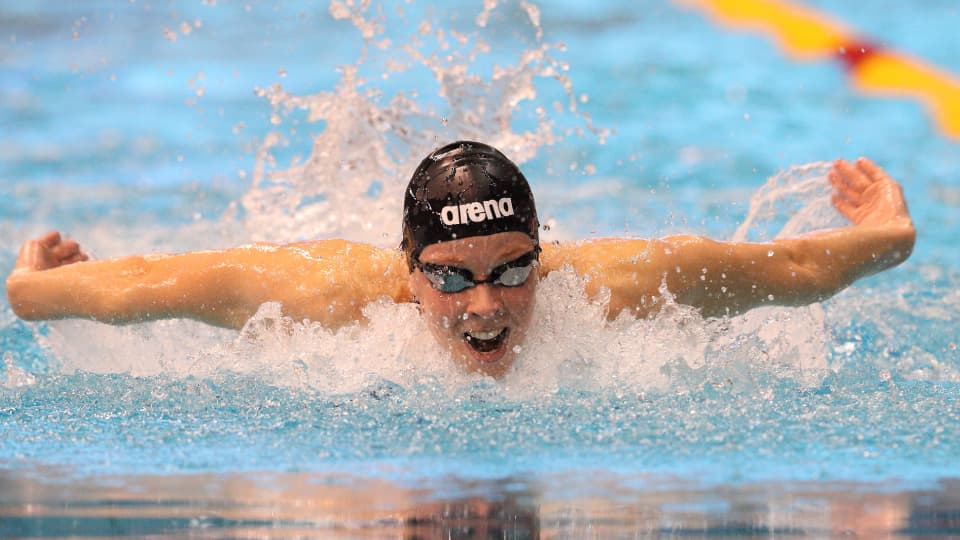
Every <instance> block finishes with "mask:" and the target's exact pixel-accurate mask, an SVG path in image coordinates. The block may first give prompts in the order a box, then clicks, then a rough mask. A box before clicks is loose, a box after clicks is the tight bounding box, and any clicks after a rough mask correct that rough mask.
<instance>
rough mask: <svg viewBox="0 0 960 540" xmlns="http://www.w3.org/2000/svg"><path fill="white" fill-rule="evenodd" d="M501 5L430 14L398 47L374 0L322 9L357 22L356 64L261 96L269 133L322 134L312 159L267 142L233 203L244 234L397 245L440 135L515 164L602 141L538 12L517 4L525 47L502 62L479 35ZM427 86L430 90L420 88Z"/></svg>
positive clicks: (274, 139) (275, 138) (278, 139)
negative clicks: (529, 41)
mask: <svg viewBox="0 0 960 540" xmlns="http://www.w3.org/2000/svg"><path fill="white" fill-rule="evenodd" d="M498 7H499V6H498V5H497V3H496V2H487V3H485V4H484V10H483V12H482V13H481V14H480V15H478V16H477V18H476V23H475V26H474V27H473V28H470V29H467V30H465V31H458V30H456V29H452V28H451V29H448V28H445V27H444V26H443V25H440V24H438V23H437V22H436V21H435V20H431V19H430V18H427V19H425V20H423V21H421V22H420V23H419V24H418V25H416V27H417V28H418V32H417V33H416V34H415V35H414V36H412V37H410V38H409V41H408V42H406V43H395V42H394V41H393V40H392V39H390V38H388V37H386V36H385V32H386V30H385V25H384V23H383V22H382V21H381V20H380V19H378V18H382V17H384V15H383V12H382V11H381V10H380V9H378V8H377V7H376V6H375V5H374V4H371V2H360V3H357V2H352V1H346V2H340V1H335V2H332V3H331V6H330V13H331V15H332V16H333V17H334V18H336V19H339V20H349V21H350V22H351V24H353V26H355V27H356V28H357V30H358V31H359V33H360V37H361V38H362V39H363V41H364V43H365V46H364V49H363V52H362V54H361V56H360V58H359V59H358V60H357V61H356V62H355V63H354V64H352V65H347V66H341V67H340V72H341V79H340V82H339V83H338V84H337V87H336V88H335V89H334V90H332V91H329V92H320V93H317V94H313V95H307V96H297V95H293V94H290V93H289V92H287V91H286V90H284V89H283V87H282V86H280V85H274V86H272V87H271V88H269V89H261V90H259V91H258V93H259V94H260V95H261V96H262V97H264V99H266V100H267V101H268V102H269V103H270V106H271V108H272V109H273V114H272V121H273V123H274V124H275V125H277V126H278V128H282V127H291V126H292V127H291V129H296V130H297V131H302V130H303V129H305V127H306V128H308V127H310V126H316V127H318V128H319V129H321V131H320V133H319V134H317V135H316V136H315V137H313V139H312V141H311V144H310V149H309V155H308V156H307V157H306V158H302V159H299V160H295V162H293V163H291V164H290V165H289V166H284V165H281V164H280V163H279V161H280V158H279V157H278V155H281V154H283V153H284V152H285V150H286V149H288V148H289V146H290V145H291V140H290V137H288V136H287V135H285V134H283V132H282V131H279V130H278V131H276V132H274V133H273V134H271V135H270V136H269V137H267V139H266V140H265V141H264V143H263V145H262V146H261V148H260V151H259V153H258V156H257V164H256V167H255V171H254V178H253V185H252V186H251V189H250V190H249V192H248V193H247V194H246V195H245V196H244V197H243V201H242V207H243V210H244V211H245V223H246V227H247V230H248V231H249V234H250V236H251V237H253V238H254V239H257V240H269V241H274V242H277V241H293V240H303V239H317V238H330V237H349V238H351V239H353V240H359V241H366V242H371V243H374V244H377V245H396V243H397V242H398V241H399V227H398V222H399V218H400V213H401V212H400V201H401V200H402V196H401V194H402V190H403V188H404V186H405V184H406V181H407V179H408V176H409V172H410V171H412V170H413V169H414V168H415V165H416V163H417V162H419V160H420V159H421V158H422V156H424V155H426V154H427V153H429V151H431V150H432V149H434V148H436V147H437V146H439V145H441V144H443V143H445V142H448V141H452V140H456V139H472V140H482V141H484V142H487V143H489V144H492V145H494V146H496V147H498V148H501V149H502V150H503V151H504V152H505V153H506V154H507V155H509V156H510V157H511V158H512V159H514V160H515V161H516V162H518V163H524V162H526V161H528V160H529V159H531V158H532V157H533V156H535V155H537V153H538V152H539V151H541V150H542V149H543V148H544V147H546V146H549V145H552V144H554V143H556V142H557V141H559V140H560V139H561V138H563V137H564V136H565V135H566V134H567V133H569V134H583V133H591V134H593V135H595V136H596V137H597V138H599V140H600V142H601V143H602V142H603V140H604V138H605V137H606V136H607V135H608V131H607V130H605V129H601V128H597V127H595V126H593V124H592V122H591V120H590V117H589V115H587V114H585V113H584V112H582V111H579V110H578V108H577V99H576V98H575V94H574V91H573V84H572V81H571V80H570V78H569V76H568V75H567V70H568V69H569V67H568V65H567V64H566V63H565V62H563V61H561V60H558V59H556V58H554V56H553V55H554V53H555V52H558V51H562V50H563V45H562V44H551V43H544V42H542V41H541V38H542V29H541V27H540V21H539V19H540V18H539V11H538V9H537V7H536V6H535V5H533V4H529V3H527V2H523V3H522V6H521V8H522V10H523V12H524V13H525V14H526V15H527V17H526V23H527V25H528V26H529V28H532V29H533V30H534V33H535V39H534V41H535V42H534V44H533V45H532V46H528V47H524V48H522V49H521V51H520V52H519V53H518V54H516V55H515V56H513V57H508V58H504V57H503V56H502V54H503V53H502V51H500V50H495V49H494V48H493V47H491V45H490V44H489V43H488V42H487V35H488V33H489V32H493V31H494V30H495V29H494V28H493V26H494V25H492V24H491V18H490V16H491V14H492V13H493V11H494V10H496V9H498ZM485 32H486V33H485ZM421 71H425V72H426V73H427V74H429V77H427V78H423V77H421V78H419V79H417V83H416V84H417V86H416V88H415V89H413V90H411V89H399V90H391V89H390V88H389V87H388V86H387V85H386V81H387V80H388V79H394V78H397V77H402V76H403V75H405V74H412V73H414V72H416V73H420V72H421ZM377 75H379V76H380V77H379V78H380V80H377V79H376V77H377ZM548 82H550V83H554V84H556V85H559V92H560V94H562V95H563V96H565V100H566V103H565V104H560V103H556V104H555V105H554V107H553V108H554V109H555V110H557V111H559V112H556V113H554V114H548V111H550V110H551V108H550V107H549V106H548V105H546V104H544V103H542V99H540V100H538V96H539V94H540V93H543V92H544V86H545V85H546V84H547V83H548ZM434 87H435V89H436V94H435V95H432V94H430V93H429V92H427V91H426V90H427V89H429V88H434ZM550 92H553V93H557V92H556V89H550V91H547V92H546V93H547V94H549V93H550ZM564 111H565V112H564ZM562 114H568V115H570V116H571V117H572V118H573V120H572V121H570V120H567V121H566V123H567V124H579V126H577V127H575V128H570V127H568V128H567V129H566V131H564V130H562V129H561V126H560V122H558V119H561V117H562ZM301 117H303V119H302V121H301ZM304 123H305V125H304Z"/></svg>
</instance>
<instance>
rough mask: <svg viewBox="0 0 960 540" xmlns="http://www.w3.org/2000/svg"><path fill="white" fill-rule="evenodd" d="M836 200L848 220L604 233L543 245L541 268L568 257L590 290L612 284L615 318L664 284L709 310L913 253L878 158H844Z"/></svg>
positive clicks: (657, 298)
mask: <svg viewBox="0 0 960 540" xmlns="http://www.w3.org/2000/svg"><path fill="white" fill-rule="evenodd" d="M828 177H829V179H830V182H831V183H832V184H833V186H834V195H833V204H834V206H835V207H836V208H837V209H838V210H839V211H840V212H841V213H842V214H843V215H844V216H846V217H847V218H848V219H849V220H850V221H851V225H850V226H848V227H843V228H839V229H830V230H824V231H817V232H814V233H809V234H805V235H801V236H797V237H793V238H786V239H778V240H774V241H772V242H769V243H746V242H717V241H713V240H709V239H706V238H701V237H694V236H675V237H669V238H664V239H661V240H640V239H636V240H634V239H604V240H596V241H593V242H587V243H582V244H576V245H566V246H559V247H554V248H552V249H545V250H544V268H545V270H549V269H552V268H556V267H559V266H561V265H563V264H571V265H572V266H573V267H574V269H575V270H577V271H578V272H580V273H582V274H583V275H585V276H586V277H587V278H588V282H587V292H588V293H591V294H599V293H600V291H601V290H602V289H604V288H606V289H608V290H609V291H610V306H609V313H608V315H609V317H611V318H613V317H616V316H617V315H618V314H619V313H620V312H621V311H624V310H628V311H631V312H633V313H636V314H638V315H641V316H643V315H646V314H648V313H651V312H653V311H656V310H658V309H659V307H660V305H661V304H662V298H661V293H660V288H661V287H662V286H664V285H665V286H666V288H667V290H668V291H669V292H670V294H672V295H673V296H674V298H675V299H676V301H677V302H680V303H683V304H688V305H692V306H695V307H697V308H700V310H701V311H702V312H703V314H704V315H706V316H722V315H727V314H735V313H740V312H743V311H746V310H748V309H751V308H754V307H757V306H761V305H765V304H779V305H802V304H808V303H811V302H817V301H820V300H824V299H826V298H829V297H830V296H832V295H834V294H836V293H837V292H839V291H840V290H842V289H843V288H845V287H847V286H848V285H850V284H851V283H853V282H854V281H856V280H857V279H860V278H862V277H865V276H868V275H871V274H874V273H876V272H880V271H882V270H885V269H887V268H890V267H892V266H895V265H897V264H899V263H901V262H903V261H904V260H906V258H907V257H908V256H909V255H910V253H911V251H912V250H913V244H914V240H915V237H916V232H915V230H914V227H913V222H912V221H911V220H910V214H909V212H908V211H907V206H906V202H905V201H904V197H903V192H902V190H901V188H900V186H899V185H898V184H897V183H896V182H895V181H894V180H893V179H891V178H890V177H889V176H888V175H887V174H886V173H885V172H884V171H883V170H882V169H880V168H879V167H878V166H876V165H875V164H873V163H872V162H871V161H869V160H867V159H864V158H861V159H859V160H857V161H856V163H849V162H847V161H844V160H838V161H837V162H835V163H834V167H833V169H832V170H831V171H830V173H829V175H828Z"/></svg>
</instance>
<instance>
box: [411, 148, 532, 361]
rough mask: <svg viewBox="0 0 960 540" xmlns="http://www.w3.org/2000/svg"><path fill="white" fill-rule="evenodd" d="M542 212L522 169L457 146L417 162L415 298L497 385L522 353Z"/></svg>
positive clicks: (457, 349) (437, 328)
mask: <svg viewBox="0 0 960 540" xmlns="http://www.w3.org/2000/svg"><path fill="white" fill-rule="evenodd" d="M538 227H539V223H538V221H537V211H536V208H535V207H534V203H533V194H532V193H531V192H530V186H529V185H527V181H526V179H525V178H524V177H523V174H522V173H521V172H520V169H518V168H517V166H516V165H515V164H514V163H513V162H512V161H510V160H509V159H507V158H506V156H504V155H503V154H501V153H500V152H499V151H498V150H496V149H495V148H492V147H490V146H488V145H485V144H481V143H476V142H467V141H460V142H455V143H452V144H449V145H447V146H444V147H443V148H440V149H439V150H436V151H434V152H433V153H432V154H430V155H429V156H427V158H426V159H424V160H423V162H422V163H420V166H419V167H417V170H416V171H415V172H414V173H413V178H411V179H410V185H409V186H408V187H407V191H406V194H405V197H404V212H403V244H402V245H401V246H402V248H403V251H404V254H405V255H406V257H407V264H408V265H409V267H410V291H411V293H412V294H413V296H414V298H415V299H416V300H417V302H419V304H420V309H421V312H422V313H423V314H424V316H425V318H426V320H427V322H428V326H429V328H430V331H431V333H432V334H433V335H434V337H435V338H436V339H437V341H438V342H439V343H440V344H441V345H444V346H445V347H446V348H448V349H449V350H450V352H451V353H452V354H453V357H454V358H455V359H456V360H457V361H459V362H460V363H461V364H462V365H463V366H464V367H465V368H467V369H468V370H470V371H475V372H479V373H483V374H485V375H491V376H494V377H499V376H501V375H503V374H504V373H505V372H506V371H507V370H508V369H509V368H510V366H511V365H512V363H513V360H514V357H515V355H516V353H517V352H518V351H520V350H521V349H522V347H523V342H524V337H525V336H526V334H527V330H528V329H529V328H530V326H531V323H532V321H533V310H534V305H535V297H536V290H537V283H538V281H539V254H540V244H539V236H538V234H537V228H538Z"/></svg>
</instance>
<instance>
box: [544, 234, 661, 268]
mask: <svg viewBox="0 0 960 540" xmlns="http://www.w3.org/2000/svg"><path fill="white" fill-rule="evenodd" d="M661 243H662V241H661V240H650V239H646V238H592V239H585V240H575V241H565V242H549V243H545V244H543V246H542V250H543V251H542V253H541V255H540V262H541V267H542V272H543V273H549V272H552V271H554V270H558V269H560V268H563V267H564V266H570V267H572V268H573V269H574V270H576V271H577V272H579V273H584V274H586V273H593V272H596V271H598V270H600V269H602V268H603V267H609V266H611V265H616V264H618V263H621V262H629V263H633V264H635V263H636V262H637V260H638V259H639V258H647V257H649V256H651V254H652V252H653V251H654V250H655V249H656V248H657V247H658V246H659V244H661ZM661 251H662V250H661Z"/></svg>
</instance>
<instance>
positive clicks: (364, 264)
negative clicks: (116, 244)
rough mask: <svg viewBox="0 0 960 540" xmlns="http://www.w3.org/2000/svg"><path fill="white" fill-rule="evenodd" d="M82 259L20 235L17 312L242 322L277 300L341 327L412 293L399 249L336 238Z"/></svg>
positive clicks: (56, 242) (70, 247)
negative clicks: (378, 303)
mask: <svg viewBox="0 0 960 540" xmlns="http://www.w3.org/2000/svg"><path fill="white" fill-rule="evenodd" d="M86 259H87V257H86V255H84V254H83V252H82V251H80V248H79V246H78V245H77V244H76V242H73V241H70V240H66V241H64V240H62V239H61V238H60V235H59V234H57V233H49V234H47V235H45V236H44V237H42V238H40V239H37V240H31V241H29V242H27V243H25V244H24V246H23V248H22V249H21V250H20V256H19V257H18V259H17V263H16V267H15V268H14V270H13V273H11V275H10V277H9V278H8V279H7V296H8V298H9V300H10V305H11V306H12V307H13V310H14V312H15V313H16V314H17V315H18V316H20V317H22V318H24V319H27V320H40V319H61V318H69V317H81V318H89V319H94V320H98V321H102V322H107V323H112V324H123V323H130V322H141V321H146V320H154V319H162V318H191V319H196V320H200V321H203V322H206V323H209V324H213V325H217V326H224V327H230V328H240V327H242V326H243V324H244V323H245V322H246V321H247V319H249V318H250V317H251V316H252V315H253V314H254V313H255V312H256V310H257V309H258V308H259V306H260V305H261V304H263V303H264V302H268V301H277V302H281V304H282V306H283V312H284V314H285V315H287V316H290V317H292V318H294V319H295V320H303V319H310V320H312V321H316V322H319V323H321V324H323V325H325V326H328V327H338V326H342V325H344V324H348V323H350V322H353V321H356V320H359V319H360V318H362V309H363V306H364V305H366V304H367V303H368V302H370V301H373V300H375V299H377V298H379V297H383V296H387V297H390V298H393V299H394V300H396V301H401V300H403V299H405V298H409V294H408V293H407V292H406V274H405V272H406V269H405V266H404V265H403V263H402V260H401V257H400V256H399V254H398V253H396V252H394V251H391V250H384V249H379V248H375V247H373V246H368V245H365V244H356V243H351V242H346V241H343V240H325V241H317V242H304V243H300V244H291V245H286V246H273V245H265V244H257V245H249V246H243V247H239V248H234V249H228V250H222V251H202V252H194V253H184V254H179V255H148V256H133V257H123V258H118V259H109V260H103V261H91V262H83V261H86ZM74 263H76V264H74Z"/></svg>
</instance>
